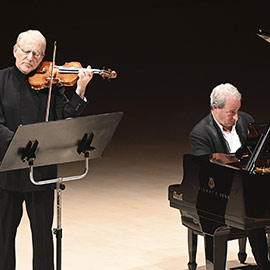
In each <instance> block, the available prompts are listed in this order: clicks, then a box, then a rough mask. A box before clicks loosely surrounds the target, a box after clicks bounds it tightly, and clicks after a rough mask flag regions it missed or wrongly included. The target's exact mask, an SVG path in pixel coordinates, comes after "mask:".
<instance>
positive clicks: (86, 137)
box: [0, 112, 123, 270]
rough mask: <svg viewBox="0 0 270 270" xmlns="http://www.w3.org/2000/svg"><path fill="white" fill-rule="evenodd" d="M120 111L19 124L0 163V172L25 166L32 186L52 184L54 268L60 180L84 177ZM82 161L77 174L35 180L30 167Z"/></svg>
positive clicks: (102, 149)
mask: <svg viewBox="0 0 270 270" xmlns="http://www.w3.org/2000/svg"><path fill="white" fill-rule="evenodd" d="M122 115H123V113H122V112H117V113H107V114H100V115H92V116H85V117H77V118H69V119H64V120H59V121H51V122H42V123H36V124H31V125H24V126H19V127H18V129H17V130H16V132H15V134H14V137H13V139H12V141H11V143H10V144H9V147H8V149H7V151H6V153H5V156H4V158H3V160H2V162H1V165H0V171H10V170H17V169H25V168H29V178H30V180H31V182H32V183H33V184H35V185H44V184H51V183H56V192H57V228H56V229H54V234H55V235H56V240H57V248H56V267H57V268H56V269H57V270H61V264H62V263H61V261H62V260H61V258H62V256H61V251H62V242H61V239H62V227H61V212H62V205H61V202H62V197H61V196H62V190H63V189H64V185H63V182H64V181H71V180H78V179H82V178H83V177H85V176H86V175H87V173H88V170H89V165H88V163H89V159H94V158H101V157H102V156H103V155H104V152H105V149H106V147H107V146H108V144H109V142H110V140H111V138H112V136H113V133H114V131H115V129H116V127H117V125H118V123H119V121H120V119H121V117H122ZM80 160H85V170H84V172H83V173H82V174H80V175H75V176H68V177H57V178H55V179H46V180H42V181H36V180H35V179H34V173H33V172H34V167H39V166H46V165H52V164H62V163H68V162H74V161H80Z"/></svg>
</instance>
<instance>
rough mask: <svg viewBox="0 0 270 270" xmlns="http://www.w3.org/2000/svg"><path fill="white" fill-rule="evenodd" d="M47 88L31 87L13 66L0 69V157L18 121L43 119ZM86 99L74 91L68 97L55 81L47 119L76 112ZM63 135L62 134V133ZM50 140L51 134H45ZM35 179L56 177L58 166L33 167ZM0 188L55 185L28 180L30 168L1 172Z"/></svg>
mask: <svg viewBox="0 0 270 270" xmlns="http://www.w3.org/2000/svg"><path fill="white" fill-rule="evenodd" d="M47 96H48V89H43V90H40V91H36V90H33V89H32V88H31V86H30V84H29V83H28V76H26V75H24V74H23V73H21V72H20V71H19V70H18V69H17V68H16V67H15V66H13V67H9V68H6V69H3V70H1V71H0V156H1V157H0V158H2V157H3V155H4V153H5V151H6V149H7V147H8V145H9V143H10V141H11V139H12V137H13V135H14V132H15V131H16V129H17V127H18V126H19V125H26V124H32V123H37V122H43V121H45V116H46V106H47ZM85 106H86V102H85V101H83V100H82V99H81V98H80V97H79V96H78V95H77V94H74V95H73V96H72V98H71V99H70V100H67V99H66V98H65V96H63V95H62V94H61V93H60V92H59V87H58V86H57V85H54V87H53V90H52V96H51V102H50V114H49V115H50V117H49V120H50V121H54V120H59V119H64V118H66V117H74V116H78V115H79V114H80V113H81V112H82V110H83V109H84V108H85ZM59 132H61V130H60V131H59ZM63 136H65V134H63ZM48 140H53V138H48ZM34 177H35V179H36V180H42V179H43V180H45V179H52V178H55V177H57V167H56V166H54V165H52V166H43V167H39V168H35V169H34ZM0 188H3V189H6V190H13V191H22V192H28V191H36V190H44V189H51V188H54V185H41V186H36V185H34V184H32V183H31V182H30V179H29V169H22V170H14V171H8V172H1V173H0Z"/></svg>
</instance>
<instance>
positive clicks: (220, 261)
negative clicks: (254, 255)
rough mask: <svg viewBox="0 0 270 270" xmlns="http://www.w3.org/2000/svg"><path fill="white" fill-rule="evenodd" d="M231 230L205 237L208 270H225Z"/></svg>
mask: <svg viewBox="0 0 270 270" xmlns="http://www.w3.org/2000/svg"><path fill="white" fill-rule="evenodd" d="M229 232H230V230H225V231H223V232H222V233H219V232H217V233H215V235H214V236H211V235H207V234H205V235H204V245H205V261H206V270H225V266H226V257H227V240H228V234H229Z"/></svg>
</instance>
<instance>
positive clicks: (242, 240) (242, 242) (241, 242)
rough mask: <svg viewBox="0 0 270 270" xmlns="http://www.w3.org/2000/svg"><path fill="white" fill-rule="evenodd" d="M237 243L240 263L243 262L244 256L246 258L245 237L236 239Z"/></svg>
mask: <svg viewBox="0 0 270 270" xmlns="http://www.w3.org/2000/svg"><path fill="white" fill-rule="evenodd" d="M238 243H239V253H238V259H239V262H240V263H245V261H246V258H247V253H246V243H247V238H246V237H245V238H239V239H238Z"/></svg>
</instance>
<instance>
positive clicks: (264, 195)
mask: <svg viewBox="0 0 270 270" xmlns="http://www.w3.org/2000/svg"><path fill="white" fill-rule="evenodd" d="M269 149H270V125H268V124H267V125H264V124H263V125H260V124H253V125H251V126H250V132H249V138H248V140H247V142H246V144H245V145H244V146H243V147H242V148H241V149H239V151H238V152H237V153H236V154H235V155H226V154H220V153H215V154H212V155H211V156H209V155H207V156H193V155H191V154H186V155H184V156H183V180H182V183H181V184H175V185H170V186H169V193H168V196H169V203H170V206H171V207H173V208H177V209H179V210H180V212H181V219H182V223H183V225H185V226H187V227H188V228H189V229H190V230H192V231H197V232H201V234H203V235H204V236H205V241H206V242H207V243H208V244H207V245H208V247H209V246H210V245H212V247H214V246H216V251H215V252H216V254H214V253H215V252H214V251H213V250H211V249H210V250H206V267H207V270H208V269H224V265H225V262H220V261H222V260H223V261H225V260H226V257H225V256H226V255H224V254H222V252H219V251H217V250H218V249H222V248H223V249H224V253H226V252H225V250H226V244H225V243H226V241H227V239H228V238H230V234H232V232H233V231H236V233H237V234H239V235H241V232H243V234H245V231H246V230H250V229H255V228H264V227H268V226H270V196H269V191H270V173H269V172H270V166H269V165H270V154H269V152H270V151H269ZM236 238H237V237H236ZM231 239H235V238H233V237H232V238H231ZM214 243H216V244H214ZM218 243H220V244H218ZM212 249H214V248H212ZM190 269H195V268H190Z"/></svg>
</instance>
